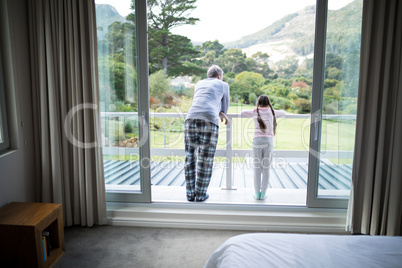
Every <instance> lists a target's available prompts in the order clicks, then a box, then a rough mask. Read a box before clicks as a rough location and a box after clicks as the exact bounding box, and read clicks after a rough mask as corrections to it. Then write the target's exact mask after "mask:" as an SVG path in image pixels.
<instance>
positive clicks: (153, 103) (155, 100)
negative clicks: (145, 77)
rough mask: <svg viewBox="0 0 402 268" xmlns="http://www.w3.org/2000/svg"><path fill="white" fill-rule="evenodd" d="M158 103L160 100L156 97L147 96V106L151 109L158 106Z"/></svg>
mask: <svg viewBox="0 0 402 268" xmlns="http://www.w3.org/2000/svg"><path fill="white" fill-rule="evenodd" d="M160 103H161V102H160V101H159V100H158V98H156V97H154V96H151V97H149V106H150V107H151V109H153V108H155V107H158V106H159V105H160Z"/></svg>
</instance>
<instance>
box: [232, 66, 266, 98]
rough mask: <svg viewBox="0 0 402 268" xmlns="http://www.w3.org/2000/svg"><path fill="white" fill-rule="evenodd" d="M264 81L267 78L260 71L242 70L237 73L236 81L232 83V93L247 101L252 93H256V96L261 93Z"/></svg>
mask: <svg viewBox="0 0 402 268" xmlns="http://www.w3.org/2000/svg"><path fill="white" fill-rule="evenodd" d="M264 82H265V78H264V77H263V76H262V75H261V74H259V73H255V72H247V71H244V72H241V73H240V74H238V75H236V77H235V81H234V82H233V83H232V84H231V85H230V91H231V95H233V97H237V98H241V99H243V100H245V101H250V100H249V95H250V93H254V94H255V95H256V96H259V95H261V93H262V91H261V87H262V86H263V85H264Z"/></svg>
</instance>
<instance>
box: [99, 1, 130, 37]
mask: <svg viewBox="0 0 402 268" xmlns="http://www.w3.org/2000/svg"><path fill="white" fill-rule="evenodd" d="M95 8H96V26H97V28H98V37H99V38H100V39H102V38H103V35H104V33H106V31H107V27H108V26H109V25H110V24H112V23H113V22H115V21H120V22H124V21H126V18H124V17H123V16H121V15H120V14H119V13H118V12H117V10H116V9H115V8H114V7H113V6H111V5H106V4H96V5H95Z"/></svg>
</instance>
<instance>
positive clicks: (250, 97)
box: [248, 92, 257, 104]
mask: <svg viewBox="0 0 402 268" xmlns="http://www.w3.org/2000/svg"><path fill="white" fill-rule="evenodd" d="M256 99H257V95H255V93H254V92H251V93H250V94H248V100H249V101H250V103H253V104H255V100H256Z"/></svg>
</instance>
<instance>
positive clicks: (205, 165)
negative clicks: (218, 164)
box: [184, 119, 219, 199]
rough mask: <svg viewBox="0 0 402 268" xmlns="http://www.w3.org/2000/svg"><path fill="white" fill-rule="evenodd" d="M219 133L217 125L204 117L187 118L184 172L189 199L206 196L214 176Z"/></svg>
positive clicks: (185, 124)
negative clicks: (203, 118) (213, 170)
mask: <svg viewBox="0 0 402 268" xmlns="http://www.w3.org/2000/svg"><path fill="white" fill-rule="evenodd" d="M218 134H219V127H218V126H217V125H215V124H212V123H210V122H208V121H205V120H202V119H187V120H186V122H185V123H184V145H185V152H186V160H185V165H184V172H185V178H186V193H187V199H193V198H195V197H197V198H203V197H205V194H206V192H207V189H208V185H209V182H210V180H211V176H212V167H213V162H214V155H215V151H216V145H217V144H218ZM197 150H198V152H197ZM196 153H197V154H198V163H197V155H196ZM196 166H197V169H196Z"/></svg>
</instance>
